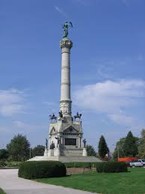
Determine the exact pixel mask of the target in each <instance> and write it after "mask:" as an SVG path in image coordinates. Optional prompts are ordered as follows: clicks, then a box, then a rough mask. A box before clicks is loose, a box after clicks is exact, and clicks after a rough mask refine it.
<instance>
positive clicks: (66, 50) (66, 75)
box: [60, 37, 73, 117]
mask: <svg viewBox="0 0 145 194" xmlns="http://www.w3.org/2000/svg"><path fill="white" fill-rule="evenodd" d="M72 45H73V43H72V41H71V40H70V39H68V38H67V37H65V38H63V39H62V40H61V42H60V47H61V51H62V53H61V94H60V111H61V112H62V115H63V116H64V117H65V116H66V117H67V116H71V102H72V101H71V79H70V49H71V48H72Z"/></svg>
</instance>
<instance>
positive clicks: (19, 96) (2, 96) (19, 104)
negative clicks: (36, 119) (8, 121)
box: [0, 89, 25, 116]
mask: <svg viewBox="0 0 145 194" xmlns="http://www.w3.org/2000/svg"><path fill="white" fill-rule="evenodd" d="M24 109H25V105H24V92H23V91H20V90H17V89H9V90H0V114H1V115H2V116H12V115H13V114H17V113H22V112H24Z"/></svg>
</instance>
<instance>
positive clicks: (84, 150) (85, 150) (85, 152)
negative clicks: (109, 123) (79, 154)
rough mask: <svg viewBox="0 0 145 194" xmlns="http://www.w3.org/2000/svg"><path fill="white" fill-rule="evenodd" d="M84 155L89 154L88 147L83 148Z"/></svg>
mask: <svg viewBox="0 0 145 194" xmlns="http://www.w3.org/2000/svg"><path fill="white" fill-rule="evenodd" d="M83 156H87V149H86V148H83Z"/></svg>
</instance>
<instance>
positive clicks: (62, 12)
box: [55, 6, 66, 17]
mask: <svg viewBox="0 0 145 194" xmlns="http://www.w3.org/2000/svg"><path fill="white" fill-rule="evenodd" d="M55 10H56V11H57V12H58V13H60V14H61V15H63V16H65V17H66V13H65V12H64V11H63V10H62V9H61V8H60V7H58V6H55Z"/></svg>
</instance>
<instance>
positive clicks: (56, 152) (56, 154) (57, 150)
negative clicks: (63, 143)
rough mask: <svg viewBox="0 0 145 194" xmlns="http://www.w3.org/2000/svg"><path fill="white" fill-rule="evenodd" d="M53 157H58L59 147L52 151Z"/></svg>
mask: <svg viewBox="0 0 145 194" xmlns="http://www.w3.org/2000/svg"><path fill="white" fill-rule="evenodd" d="M54 156H57V157H58V156H60V149H59V147H58V148H55V149H54Z"/></svg>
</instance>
